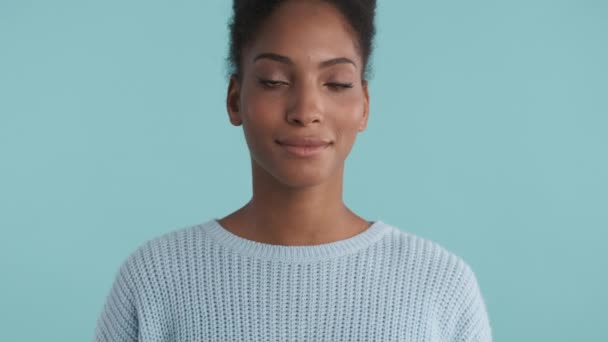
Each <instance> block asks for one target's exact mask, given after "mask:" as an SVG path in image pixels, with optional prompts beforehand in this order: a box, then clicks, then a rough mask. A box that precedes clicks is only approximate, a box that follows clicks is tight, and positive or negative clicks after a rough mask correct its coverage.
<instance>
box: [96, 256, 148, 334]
mask: <svg viewBox="0 0 608 342" xmlns="http://www.w3.org/2000/svg"><path fill="white" fill-rule="evenodd" d="M132 269H133V264H132V256H131V257H130V258H127V260H126V261H124V262H123V264H122V265H121V266H120V268H119V270H118V272H117V273H116V276H115V279H114V282H113V284H112V287H111V289H110V292H109V294H108V295H107V296H106V302H105V304H104V306H103V309H102V311H101V314H100V315H99V317H98V319H97V326H96V328H95V336H94V340H93V341H94V342H131V341H133V342H136V341H137V340H138V317H137V305H136V297H135V291H134V287H135V286H134V282H133V279H134V278H133V273H132Z"/></svg>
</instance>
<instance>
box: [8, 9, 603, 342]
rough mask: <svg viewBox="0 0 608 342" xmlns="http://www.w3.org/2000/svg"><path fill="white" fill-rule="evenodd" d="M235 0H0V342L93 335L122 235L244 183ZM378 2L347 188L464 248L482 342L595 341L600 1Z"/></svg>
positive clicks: (220, 209) (208, 212)
mask: <svg viewBox="0 0 608 342" xmlns="http://www.w3.org/2000/svg"><path fill="white" fill-rule="evenodd" d="M230 6H231V1H227V0H215V1H202V0H199V1H141V0H139V1H127V2H125V1H115V0H113V1H95V2H94V1H76V0H72V1H69V0H57V1H42V0H37V1H17V0H14V1H12V0H1V2H0V229H1V231H0V234H1V235H0V277H1V279H0V340H1V341H41V340H45V341H87V340H90V339H91V338H92V336H93V330H94V327H95V323H96V319H97V317H98V314H99V313H100V310H101V309H102V305H103V303H104V301H105V296H106V295H107V294H108V293H109V290H110V286H111V283H112V281H113V278H114V276H115V273H116V272H117V270H118V266H119V265H120V263H121V262H122V261H123V260H125V258H126V257H127V255H128V254H129V253H130V252H132V251H133V250H134V249H135V248H136V247H138V246H139V245H140V244H142V243H143V242H144V241H145V240H148V239H151V238H154V237H156V236H158V235H160V234H163V233H166V232H169V231H172V230H175V229H179V228H182V227H185V226H188V225H193V224H197V223H201V222H203V221H205V220H207V219H209V218H212V217H221V216H223V215H225V214H228V213H229V212H230V211H232V210H234V209H236V208H238V207H239V206H240V205H242V204H244V203H245V202H246V201H247V200H248V199H249V197H250V195H251V184H250V183H251V178H250V177H251V176H250V172H251V171H250V164H249V153H248V150H247V146H246V144H245V140H244V137H243V133H242V128H241V127H238V128H237V127H234V126H231V125H230V123H229V121H228V117H227V114H226V109H225V104H224V98H225V93H226V85H227V81H226V78H225V73H226V69H225V63H224V59H225V57H226V54H227V44H228V39H227V36H228V31H227V27H226V26H227V22H228V18H229V15H230ZM378 6H379V8H378V16H377V25H378V35H377V39H376V50H375V54H374V55H373V59H372V63H373V78H372V79H371V82H370V87H371V88H370V94H371V113H370V121H369V125H368V128H367V130H366V131H365V132H363V133H361V134H360V135H359V137H358V140H357V141H356V143H355V146H354V147H353V150H352V152H351V154H350V156H349V158H348V159H347V165H346V170H345V180H344V181H345V184H344V187H345V189H344V200H345V202H346V204H347V205H349V206H350V207H351V208H352V209H353V210H354V211H355V212H357V213H359V214H361V215H362V216H363V217H365V218H369V219H382V220H384V221H385V222H387V223H390V224H393V225H396V226H397V227H399V228H400V229H402V230H405V231H408V232H412V233H415V234H418V235H420V236H422V237H425V238H428V239H431V240H433V241H436V242H438V243H440V244H441V245H443V246H444V247H446V248H448V249H449V250H451V251H452V252H454V253H456V254H457V255H459V256H461V257H462V258H463V259H464V260H466V261H467V262H468V263H469V264H470V265H471V266H472V267H473V269H474V271H475V272H476V275H477V277H478V280H479V284H480V287H481V290H482V293H483V295H484V298H485V300H486V304H487V307H488V311H489V315H490V320H491V324H492V328H493V333H494V337H495V340H496V341H552V342H558V341H564V342H565V341H568V342H570V341H608V330H606V328H605V326H606V323H607V322H608V321H607V315H606V308H607V307H608V292H607V289H608V248H607V247H606V240H607V238H608V233H607V231H608V230H607V228H608V62H607V61H608V38H607V35H608V2H606V1H601V0H596V1H593V0H569V1H560V0H551V1H549V0H511V1H501V2H497V1H481V0H477V1H473V0H464V1H431V2H417V3H414V2H411V1H397V0H392V1H391V0H384V1H382V0H381V1H379V5H378Z"/></svg>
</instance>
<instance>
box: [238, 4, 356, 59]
mask: <svg viewBox="0 0 608 342" xmlns="http://www.w3.org/2000/svg"><path fill="white" fill-rule="evenodd" d="M243 52H244V53H243V58H244V59H245V60H244V63H245V64H250V63H252V62H253V58H254V57H255V56H256V55H258V54H259V53H277V54H280V55H284V56H288V57H289V58H290V59H291V60H293V61H294V63H295V64H299V65H317V64H318V63H319V62H320V61H323V60H328V59H332V58H337V57H347V58H349V59H352V60H354V61H355V62H356V64H357V66H358V68H359V66H360V65H361V63H360V59H361V58H360V56H359V53H358V49H357V39H356V34H355V33H354V32H353V29H352V27H351V26H350V24H349V23H348V21H347V20H346V18H345V17H344V16H343V15H342V13H341V12H340V11H339V10H338V9H337V8H335V7H334V6H333V5H331V4H328V3H326V2H322V1H293V0H292V1H286V2H285V3H283V4H282V5H280V6H279V7H278V8H277V9H275V10H274V12H273V13H272V14H271V15H270V16H269V17H268V18H267V19H266V20H265V21H264V23H263V24H262V25H261V27H260V29H259V31H258V32H257V34H256V36H255V39H254V41H253V42H252V43H251V44H250V45H249V46H248V47H247V48H246V49H245V50H244V51H243Z"/></svg>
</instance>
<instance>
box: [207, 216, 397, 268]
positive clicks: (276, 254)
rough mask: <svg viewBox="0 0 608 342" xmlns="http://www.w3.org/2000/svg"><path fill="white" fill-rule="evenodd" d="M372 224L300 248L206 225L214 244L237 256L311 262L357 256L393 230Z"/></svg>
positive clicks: (216, 222) (212, 223) (380, 223)
mask: <svg viewBox="0 0 608 342" xmlns="http://www.w3.org/2000/svg"><path fill="white" fill-rule="evenodd" d="M369 223H370V226H369V227H367V229H365V230H364V231H362V232H360V233H358V234H357V235H354V236H351V237H349V238H346V239H342V240H337V241H333V242H328V243H322V244H317V245H298V246H288V245H275V244H269V243H263V242H258V241H254V240H249V239H246V238H243V237H241V236H238V235H236V234H234V233H232V232H230V231H229V230H227V229H226V228H224V227H223V226H222V225H221V224H220V223H219V219H218V218H213V219H211V220H209V221H208V222H207V224H205V225H204V226H205V227H206V231H207V233H208V234H209V235H210V236H211V237H212V238H213V239H214V240H215V241H217V242H218V243H220V244H221V245H223V246H224V247H227V248H229V249H230V250H232V251H234V252H236V253H237V254H241V255H247V256H251V257H254V258H258V259H265V260H273V261H290V262H294V261H295V262H303V261H306V262H310V261H320V260H328V259H333V258H337V257H340V256H343V255H346V254H351V253H355V252H356V251H359V250H361V249H363V248H366V247H368V246H370V245H371V244H373V243H374V242H376V241H378V240H380V239H381V238H382V236H384V234H385V233H387V232H388V231H389V230H390V226H389V225H387V224H386V223H384V222H383V221H381V220H376V221H369Z"/></svg>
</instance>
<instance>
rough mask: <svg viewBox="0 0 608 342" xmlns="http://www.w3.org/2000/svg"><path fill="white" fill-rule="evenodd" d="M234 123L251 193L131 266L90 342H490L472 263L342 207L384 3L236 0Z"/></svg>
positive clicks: (145, 249) (163, 240)
mask: <svg viewBox="0 0 608 342" xmlns="http://www.w3.org/2000/svg"><path fill="white" fill-rule="evenodd" d="M233 10H234V13H233V20H232V22H231V25H230V29H231V48H230V58H229V60H230V62H231V65H232V76H231V78H230V83H229V87H228V92H227V111H228V116H229V120H230V122H231V123H232V124H233V125H235V126H242V128H243V131H244V134H245V137H246V141H247V145H248V147H249V150H250V154H251V166H252V175H253V177H252V179H253V196H252V198H251V200H250V201H249V202H248V203H247V204H245V205H244V206H243V207H242V208H240V209H238V210H236V211H235V212H233V213H231V214H229V215H227V216H226V217H224V218H222V219H212V220H209V221H208V222H205V223H202V224H199V225H196V226H192V227H187V228H184V229H181V230H177V231H173V232H170V233H168V234H165V235H163V236H160V237H158V238H155V239H152V240H150V241H148V242H146V243H145V244H143V245H142V246H140V248H138V249H137V250H136V251H135V252H134V253H132V255H131V256H130V257H129V258H128V259H127V260H126V261H125V262H124V263H123V265H122V266H121V268H120V270H119V272H118V274H117V277H116V280H115V282H114V285H113V287H112V289H111V292H110V294H109V296H108V299H107V302H106V305H105V306H104V309H103V311H102V313H101V315H100V317H99V319H98V321H97V329H96V334H95V340H96V341H332V342H333V341H383V342H385V341H425V342H428V341H491V332H490V325H489V319H488V317H487V312H486V308H485V304H484V301H483V299H482V296H481V293H480V290H479V287H478V284H477V281H476V278H475V275H474V273H473V271H472V270H471V268H470V267H469V265H468V264H466V263H465V262H464V261H463V260H462V259H460V258H459V257H457V256H456V255H454V254H452V253H450V252H449V251H447V250H446V249H444V248H443V247H441V246H439V245H438V244H436V243H434V242H432V241H429V240H425V239H423V238H421V237H418V236H415V235H413V234H408V233H405V232H402V231H400V230H399V229H397V228H395V227H393V226H391V225H389V224H386V223H384V222H382V221H379V220H378V221H368V220H366V219H364V218H362V217H360V216H358V215H357V214H355V213H354V212H352V211H351V210H350V209H349V208H347V207H346V205H345V204H344V203H343V201H342V180H343V170H344V162H345V160H346V157H347V155H348V154H349V152H350V150H351V148H352V146H353V144H354V141H355V137H356V136H357V134H358V132H360V131H363V130H364V129H365V128H366V125H367V120H368V117H369V93H368V88H367V81H366V72H367V68H368V66H367V64H368V60H369V56H370V53H371V46H372V39H373V36H374V23H373V21H374V13H375V1H369V0H350V1H346V0H342V1H316V0H310V1H302V0H299V1H297V0H284V1H277V0H273V1H269V0H258V1H254V0H249V1H246V0H235V1H234V5H233Z"/></svg>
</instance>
